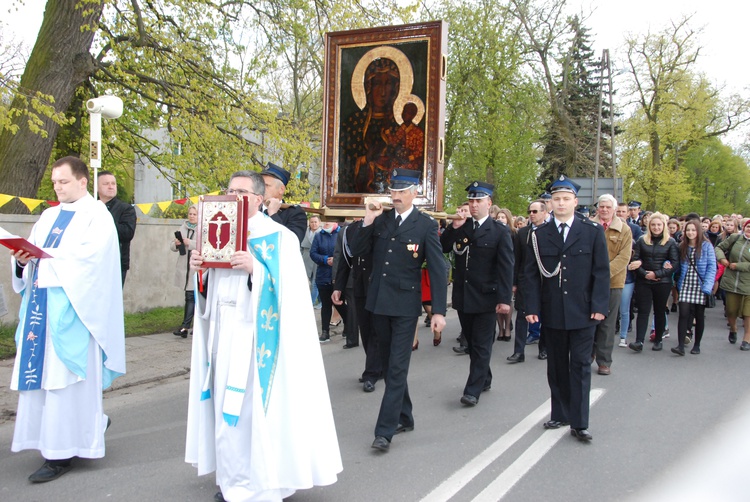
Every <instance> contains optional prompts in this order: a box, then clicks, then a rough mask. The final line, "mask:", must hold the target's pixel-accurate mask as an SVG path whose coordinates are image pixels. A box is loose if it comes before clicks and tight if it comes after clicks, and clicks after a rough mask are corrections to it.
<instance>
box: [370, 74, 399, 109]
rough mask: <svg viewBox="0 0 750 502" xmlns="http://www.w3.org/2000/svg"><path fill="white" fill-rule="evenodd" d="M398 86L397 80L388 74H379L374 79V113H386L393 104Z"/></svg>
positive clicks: (372, 93)
mask: <svg viewBox="0 0 750 502" xmlns="http://www.w3.org/2000/svg"><path fill="white" fill-rule="evenodd" d="M397 85H398V81H397V79H395V78H393V77H391V76H390V75H388V74H387V73H378V74H377V75H375V76H374V77H372V90H371V97H372V107H373V110H374V111H378V112H379V111H385V110H386V108H387V107H388V106H389V105H392V104H393V98H394V97H395V90H396V86H397Z"/></svg>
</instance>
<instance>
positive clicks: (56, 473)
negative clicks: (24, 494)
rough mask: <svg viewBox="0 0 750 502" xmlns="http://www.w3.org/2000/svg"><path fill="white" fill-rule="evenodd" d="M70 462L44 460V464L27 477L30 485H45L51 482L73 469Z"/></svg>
mask: <svg viewBox="0 0 750 502" xmlns="http://www.w3.org/2000/svg"><path fill="white" fill-rule="evenodd" d="M70 460H71V459H67V460H45V461H44V464H43V465H42V466H41V467H40V468H39V469H37V471H36V472H35V473H34V474H32V475H31V476H29V481H31V482H32V483H46V482H47V481H53V480H55V479H57V478H59V477H60V476H62V475H63V474H65V473H66V472H68V471H69V470H71V469H72V468H73V466H72V465H70Z"/></svg>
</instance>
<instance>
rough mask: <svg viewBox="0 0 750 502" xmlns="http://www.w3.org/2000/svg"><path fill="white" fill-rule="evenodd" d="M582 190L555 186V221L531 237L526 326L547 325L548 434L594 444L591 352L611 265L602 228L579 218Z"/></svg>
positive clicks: (566, 183)
mask: <svg viewBox="0 0 750 502" xmlns="http://www.w3.org/2000/svg"><path fill="white" fill-rule="evenodd" d="M579 188H580V186H579V185H577V184H576V183H575V182H573V181H572V180H570V179H569V178H567V177H566V176H564V175H561V176H560V178H559V179H557V180H556V181H554V182H553V183H552V185H551V187H550V192H551V193H552V206H553V208H554V215H553V217H552V218H550V221H549V222H548V223H547V224H546V225H542V226H540V227H539V228H537V229H536V230H535V231H534V233H533V234H532V236H531V245H530V249H528V250H527V258H526V264H525V275H524V280H523V283H522V287H523V288H524V290H525V292H526V293H527V296H526V320H527V321H528V322H536V321H538V320H539V316H540V315H541V317H542V318H543V319H544V325H543V326H542V330H544V339H545V341H546V343H547V352H548V353H549V358H548V359H547V381H548V382H549V387H550V393H551V395H552V413H551V417H550V420H549V421H547V422H545V423H544V427H545V428H546V429H557V428H559V427H562V426H564V425H570V433H571V435H573V436H574V437H576V438H578V439H579V440H581V441H591V439H592V436H591V433H590V432H589V430H588V427H589V393H590V391H591V348H592V347H593V345H594V333H595V331H596V325H597V324H598V323H599V322H600V321H601V320H602V319H604V316H605V314H606V312H607V308H608V305H609V258H608V256H607V243H606V242H605V239H604V232H603V231H602V229H601V227H600V226H599V224H598V223H594V222H592V221H590V220H587V219H579V218H576V217H575V208H576V205H577V204H578V198H577V197H576V195H577V194H578V189H579Z"/></svg>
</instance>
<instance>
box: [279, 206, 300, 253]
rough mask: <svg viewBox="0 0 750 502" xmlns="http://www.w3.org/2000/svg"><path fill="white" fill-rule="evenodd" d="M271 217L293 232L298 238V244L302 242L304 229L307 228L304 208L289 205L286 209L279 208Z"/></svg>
mask: <svg viewBox="0 0 750 502" xmlns="http://www.w3.org/2000/svg"><path fill="white" fill-rule="evenodd" d="M271 219H272V220H273V221H275V222H276V223H280V224H282V225H284V226H285V227H286V228H288V229H289V230H291V231H292V232H294V234H295V235H296V236H297V238H298V239H299V243H300V245H301V244H302V239H304V238H305V231H306V230H307V215H306V214H305V210H304V209H302V208H301V207H299V206H289V207H288V208H286V209H279V211H278V212H277V213H276V214H274V215H273V216H271Z"/></svg>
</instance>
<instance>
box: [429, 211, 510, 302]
mask: <svg viewBox="0 0 750 502" xmlns="http://www.w3.org/2000/svg"><path fill="white" fill-rule="evenodd" d="M473 225H474V220H473V219H472V218H467V220H466V222H464V224H463V225H462V226H461V227H459V228H453V225H448V228H446V229H445V231H444V232H443V235H441V236H440V242H441V244H442V246H443V252H444V253H449V252H451V251H454V253H455V256H456V272H455V275H454V276H453V308H454V309H456V310H459V311H461V312H466V313H468V314H477V313H483V312H494V311H495V307H496V306H497V305H498V304H500V303H504V304H506V305H510V304H511V301H512V298H513V263H514V257H513V243H512V241H511V237H510V230H508V228H506V227H505V225H503V224H502V223H500V222H497V221H495V220H493V219H492V218H489V217H488V218H487V219H486V220H484V223H482V226H480V227H479V228H478V229H476V230H474V228H473ZM467 248H468V249H467Z"/></svg>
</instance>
